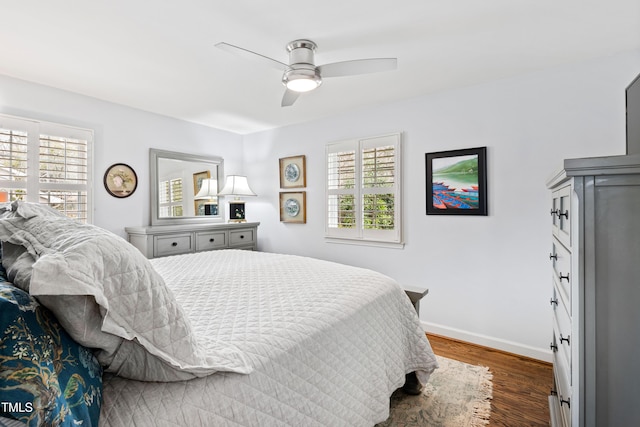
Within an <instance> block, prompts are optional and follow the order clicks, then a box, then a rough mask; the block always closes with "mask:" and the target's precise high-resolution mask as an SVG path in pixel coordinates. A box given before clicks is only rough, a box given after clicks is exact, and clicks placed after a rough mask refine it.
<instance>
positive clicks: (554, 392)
mask: <svg viewBox="0 0 640 427" xmlns="http://www.w3.org/2000/svg"><path fill="white" fill-rule="evenodd" d="M550 393H551V396H557V395H558V392H557V391H555V390H554V389H551V391H550Z"/></svg>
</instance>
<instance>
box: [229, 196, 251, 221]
mask: <svg viewBox="0 0 640 427" xmlns="http://www.w3.org/2000/svg"><path fill="white" fill-rule="evenodd" d="M229 222H247V220H246V219H245V208H244V201H243V200H234V201H232V202H229Z"/></svg>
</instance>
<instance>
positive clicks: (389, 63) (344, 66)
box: [318, 58, 398, 77]
mask: <svg viewBox="0 0 640 427" xmlns="http://www.w3.org/2000/svg"><path fill="white" fill-rule="evenodd" d="M397 67H398V59H397V58H371V59H354V60H352V61H343V62H333V63H331V64H325V65H320V66H319V67H318V72H319V73H320V75H321V76H322V77H343V76H353V75H356V74H368V73H377V72H380V71H390V70H395V69H396V68H397Z"/></svg>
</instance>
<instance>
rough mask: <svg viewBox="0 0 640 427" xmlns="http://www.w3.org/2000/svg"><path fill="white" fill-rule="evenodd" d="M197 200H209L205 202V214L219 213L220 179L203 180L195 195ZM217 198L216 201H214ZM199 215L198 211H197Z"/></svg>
mask: <svg viewBox="0 0 640 427" xmlns="http://www.w3.org/2000/svg"><path fill="white" fill-rule="evenodd" d="M193 198H194V199H195V200H208V201H209V202H205V203H204V214H205V215H218V181H217V180H215V179H211V178H206V179H203V180H202V184H201V185H200V191H198V194H196V195H195V196H194V197H193ZM214 200H215V202H214ZM196 215H198V212H196Z"/></svg>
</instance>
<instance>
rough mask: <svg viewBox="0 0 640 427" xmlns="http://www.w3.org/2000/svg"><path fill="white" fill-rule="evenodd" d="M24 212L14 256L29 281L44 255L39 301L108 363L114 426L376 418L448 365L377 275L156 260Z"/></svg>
mask: <svg viewBox="0 0 640 427" xmlns="http://www.w3.org/2000/svg"><path fill="white" fill-rule="evenodd" d="M11 215H12V216H10V217H9V218H4V219H0V240H2V244H3V265H5V267H7V271H8V273H10V274H9V278H12V279H16V278H17V279H18V280H17V281H18V282H24V276H25V275H26V273H24V271H22V270H24V269H25V268H24V267H21V268H19V269H18V270H21V272H16V268H15V265H18V266H20V265H22V264H29V262H26V263H25V262H22V261H24V260H22V261H20V260H18V259H19V258H20V257H23V258H27V259H28V258H29V256H30V257H31V259H28V261H33V262H31V265H30V266H29V267H27V269H30V270H29V273H30V277H29V293H30V294H31V295H30V296H29V297H30V298H34V296H35V298H37V299H38V301H39V302H40V303H42V305H45V306H46V307H47V310H50V311H51V312H52V313H53V314H54V315H55V318H56V319H58V320H59V322H60V325H61V326H62V329H64V331H65V332H68V333H69V335H70V337H71V338H72V339H73V341H74V342H76V343H78V346H80V347H81V348H90V349H91V351H92V353H93V354H94V356H95V359H94V361H95V362H97V363H98V365H100V367H101V369H103V370H104V373H103V374H102V376H101V380H102V389H101V391H100V396H101V400H100V402H101V404H100V411H99V424H100V426H107V427H110V426H111V427H116V426H117V427H120V426H199V425H202V426H302V425H304V426H373V425H375V424H376V423H378V422H382V421H384V420H385V419H386V418H387V417H388V414H389V397H390V395H391V393H392V392H393V391H394V390H396V389H397V388H399V387H401V386H402V385H403V383H404V381H405V375H406V374H408V373H411V372H415V373H416V375H417V377H418V378H419V379H420V381H421V382H423V383H424V382H426V381H428V378H429V375H430V374H431V372H433V370H434V369H435V368H436V367H437V362H436V359H435V356H434V354H433V352H432V350H431V347H430V345H429V342H428V340H427V338H426V337H425V334H424V331H423V330H422V328H421V325H420V322H419V320H418V318H417V315H416V313H415V310H414V309H413V306H412V305H411V303H410V301H409V299H408V298H407V297H406V295H405V294H404V292H403V290H402V289H401V287H400V286H399V285H398V283H396V282H395V281H393V280H392V279H390V278H389V277H387V276H384V275H382V274H379V273H376V272H374V271H371V270H367V269H361V268H356V267H351V266H346V265H342V264H337V263H332V262H327V261H322V260H318V259H312V258H307V257H300V256H293V255H281V254H273V253H264V252H252V251H241V250H221V251H210V252H200V253H195V254H187V255H178V256H172V257H165V258H157V259H153V260H146V259H145V258H144V257H142V255H141V254H140V253H139V252H138V251H137V250H136V249H135V248H133V247H132V246H131V245H129V244H128V243H127V242H125V241H124V240H123V239H121V238H119V237H117V236H114V235H112V234H111V233H108V232H106V231H104V230H101V229H99V228H97V227H94V226H90V225H79V224H78V223H76V222H73V221H71V220H68V219H66V218H63V217H61V216H58V215H56V214H55V213H52V212H50V211H49V210H47V209H43V208H41V207H39V206H31V205H27V204H15V203H14V206H13V209H12V214H11ZM16 218H17V219H16ZM6 248H8V250H6V251H5V249H6ZM5 252H6V253H7V255H8V256H9V260H8V261H6V260H5V256H4V254H5ZM16 252H18V253H19V254H16ZM25 253H26V254H28V255H25ZM16 260H18V261H16ZM11 261H13V264H11ZM111 270H116V271H111ZM14 281H15V280H14ZM141 283H142V284H141ZM10 286H12V285H10ZM18 287H25V286H24V283H23V285H22V286H18ZM16 289H17V288H16ZM16 292H17V291H16ZM158 300H159V301H160V302H158ZM70 307H73V310H71V309H70ZM87 307H88V308H87ZM3 327H4V325H3ZM96 328H97V329H98V330H97V331H96ZM0 379H1V378H0ZM1 390H2V383H0V392H2V391H1ZM83 393H84V395H87V393H90V391H86V392H83ZM89 395H90V394H89ZM94 395H95V393H94ZM93 410H94V411H95V408H93ZM5 412H6V411H5ZM2 415H4V416H7V415H10V414H7V413H3V414H2ZM13 416H14V417H15V414H14V415H13ZM68 418H71V415H69V417H68ZM79 421H83V422H84V424H83V425H92V424H91V423H95V422H96V417H95V416H94V417H93V418H91V419H89V420H86V421H85V420H79ZM33 425H37V424H33ZM70 425H71V424H70Z"/></svg>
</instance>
